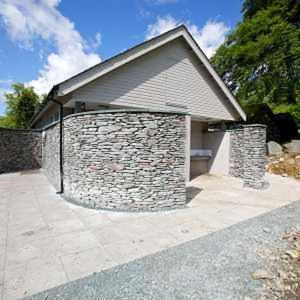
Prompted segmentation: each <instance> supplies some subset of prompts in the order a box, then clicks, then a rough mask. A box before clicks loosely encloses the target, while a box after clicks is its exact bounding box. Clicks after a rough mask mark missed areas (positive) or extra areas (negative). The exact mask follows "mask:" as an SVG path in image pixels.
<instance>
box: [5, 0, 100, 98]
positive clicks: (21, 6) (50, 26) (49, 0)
mask: <svg viewBox="0 0 300 300" xmlns="http://www.w3.org/2000/svg"><path fill="white" fill-rule="evenodd" d="M59 2H60V0H40V1H34V0H0V16H1V17H2V18H3V21H4V24H5V26H6V30H7V32H8V33H9V35H10V37H11V39H12V40H13V41H15V42H18V43H19V44H20V45H21V46H23V47H26V48H31V49H32V48H33V43H34V41H35V39H37V38H41V39H43V40H45V41H48V42H50V43H51V44H52V45H54V46H55V49H56V51H55V52H53V53H50V54H49V55H48V57H47V60H46V62H45V64H44V66H43V67H42V69H41V70H40V72H39V76H38V78H37V79H36V80H32V81H31V82H29V83H28V84H29V85H32V86H33V87H34V88H35V90H36V92H38V93H40V94H42V93H47V92H49V90H50V88H51V87H52V86H53V85H54V84H56V83H59V82H61V81H63V80H65V79H67V78H69V77H71V76H73V75H75V74H77V73H78V72H81V71H83V70H84V69H86V68H88V67H91V66H93V65H95V64H97V63H99V62H100V61H101V58H100V57H99V55H98V54H96V53H90V52H88V49H92V48H95V45H97V46H99V44H100V42H101V35H100V34H98V35H96V37H95V42H93V45H92V46H91V45H88V44H87V42H86V41H85V40H84V39H83V38H82V37H81V35H80V33H79V32H78V31H77V30H76V29H75V27H74V24H73V23H72V22H71V21H70V20H69V19H67V18H66V17H64V16H63V15H62V14H61V13H60V12H59V10H58V9H57V5H58V4H59ZM95 43H96V44H95Z"/></svg>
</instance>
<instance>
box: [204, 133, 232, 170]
mask: <svg viewBox="0 0 300 300" xmlns="http://www.w3.org/2000/svg"><path fill="white" fill-rule="evenodd" d="M203 141H204V148H205V149H210V150H212V157H211V159H210V160H208V173H210V174H214V175H228V174H229V160H230V155H229V147H230V146H229V145H230V133H229V132H226V131H212V132H206V133H205V134H204V139H203Z"/></svg>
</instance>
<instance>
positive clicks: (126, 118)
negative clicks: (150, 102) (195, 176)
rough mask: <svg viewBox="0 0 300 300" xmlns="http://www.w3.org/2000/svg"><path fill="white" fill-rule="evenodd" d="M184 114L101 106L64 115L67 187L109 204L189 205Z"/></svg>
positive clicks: (76, 196)
mask: <svg viewBox="0 0 300 300" xmlns="http://www.w3.org/2000/svg"><path fill="white" fill-rule="evenodd" d="M185 139H186V128H185V115H184V114H180V113H162V112H139V111H124V112H112V111H110V112H101V113H99V112H98V113H83V114H77V115H72V116H68V117H66V118H65V120H64V193H65V197H66V198H67V199H69V200H70V201H73V202H75V203H79V204H81V205H84V206H88V207H94V208H102V209H110V210H129V211H136V210H160V209H171V208H180V207H184V206H185V205H186V190H185Z"/></svg>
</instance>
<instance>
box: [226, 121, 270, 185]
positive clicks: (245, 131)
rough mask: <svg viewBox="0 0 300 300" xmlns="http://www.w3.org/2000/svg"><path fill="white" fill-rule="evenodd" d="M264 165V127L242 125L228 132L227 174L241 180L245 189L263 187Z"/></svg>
mask: <svg viewBox="0 0 300 300" xmlns="http://www.w3.org/2000/svg"><path fill="white" fill-rule="evenodd" d="M265 164H266V126H265V125H260V124H251V125H243V126H242V127H240V128H235V129H231V130H230V163H229V174H230V175H232V176H235V177H240V178H243V180H244V186H245V187H252V188H256V189H260V188H262V187H263V185H264V177H265Z"/></svg>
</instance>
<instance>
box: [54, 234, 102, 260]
mask: <svg viewBox="0 0 300 300" xmlns="http://www.w3.org/2000/svg"><path fill="white" fill-rule="evenodd" d="M54 243H55V248H56V251H57V254H58V255H64V254H71V253H75V252H81V251H84V250H88V249H92V248H97V247H99V246H100V243H99V241H98V240H97V238H96V237H95V235H94V234H92V233H91V232H90V231H87V230H85V231H76V232H69V233H65V234H60V235H58V236H56V237H54Z"/></svg>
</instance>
